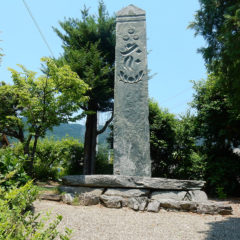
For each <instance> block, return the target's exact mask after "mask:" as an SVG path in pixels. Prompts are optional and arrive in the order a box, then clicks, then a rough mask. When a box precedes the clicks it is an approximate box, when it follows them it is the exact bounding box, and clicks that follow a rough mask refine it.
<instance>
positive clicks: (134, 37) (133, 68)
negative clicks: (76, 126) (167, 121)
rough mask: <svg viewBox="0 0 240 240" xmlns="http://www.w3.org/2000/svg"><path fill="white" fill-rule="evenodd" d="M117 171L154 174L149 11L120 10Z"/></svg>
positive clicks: (116, 112)
mask: <svg viewBox="0 0 240 240" xmlns="http://www.w3.org/2000/svg"><path fill="white" fill-rule="evenodd" d="M114 174H115V175H128V176H148V177H150V176H151V160H150V147H149V122H148V76H147V51H146V16H145V11H143V10H142V9H139V8H137V7H135V6H133V5H130V6H128V7H126V8H124V9H122V10H121V11H119V12H118V13H117V26H116V61H115V92H114Z"/></svg>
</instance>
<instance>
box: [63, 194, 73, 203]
mask: <svg viewBox="0 0 240 240" xmlns="http://www.w3.org/2000/svg"><path fill="white" fill-rule="evenodd" d="M73 200H74V195H73V194H72V193H65V194H63V195H62V201H63V202H64V203H66V204H72V203H73Z"/></svg>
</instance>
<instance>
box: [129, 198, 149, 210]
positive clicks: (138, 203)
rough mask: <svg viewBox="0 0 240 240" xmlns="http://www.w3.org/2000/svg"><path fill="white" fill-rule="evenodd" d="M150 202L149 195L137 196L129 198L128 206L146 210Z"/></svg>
mask: <svg viewBox="0 0 240 240" xmlns="http://www.w3.org/2000/svg"><path fill="white" fill-rule="evenodd" d="M147 203H148V198H147V197H136V198H129V199H128V207H129V208H131V209H133V210H135V211H138V210H139V211H144V210H145V208H146V206H147Z"/></svg>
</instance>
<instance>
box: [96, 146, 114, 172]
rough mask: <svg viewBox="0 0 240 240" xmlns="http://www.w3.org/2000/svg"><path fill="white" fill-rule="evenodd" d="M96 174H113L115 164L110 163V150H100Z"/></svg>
mask: <svg viewBox="0 0 240 240" xmlns="http://www.w3.org/2000/svg"><path fill="white" fill-rule="evenodd" d="M95 172H96V174H110V175H112V174H113V163H112V162H109V161H108V149H106V148H99V151H98V153H97V157H96V171H95Z"/></svg>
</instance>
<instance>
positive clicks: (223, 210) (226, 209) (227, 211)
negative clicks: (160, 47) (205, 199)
mask: <svg viewBox="0 0 240 240" xmlns="http://www.w3.org/2000/svg"><path fill="white" fill-rule="evenodd" d="M232 211H233V209H232V207H231V205H227V204H226V205H221V204H219V205H218V213H219V214H221V215H231V214H232Z"/></svg>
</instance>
